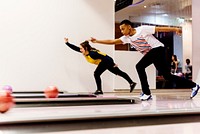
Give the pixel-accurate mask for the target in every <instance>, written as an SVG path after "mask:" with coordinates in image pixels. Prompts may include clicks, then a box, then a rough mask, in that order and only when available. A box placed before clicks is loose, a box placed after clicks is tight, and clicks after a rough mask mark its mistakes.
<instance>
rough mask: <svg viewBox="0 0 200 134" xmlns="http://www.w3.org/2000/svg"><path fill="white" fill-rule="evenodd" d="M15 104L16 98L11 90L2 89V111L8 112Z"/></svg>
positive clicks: (0, 103)
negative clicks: (14, 98)
mask: <svg viewBox="0 0 200 134" xmlns="http://www.w3.org/2000/svg"><path fill="white" fill-rule="evenodd" d="M13 105H14V100H13V97H12V95H11V93H10V92H9V91H6V90H2V91H0V113H5V112H7V111H8V110H9V109H10V108H11V107H13Z"/></svg>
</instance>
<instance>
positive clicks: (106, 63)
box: [94, 56, 133, 90]
mask: <svg viewBox="0 0 200 134" xmlns="http://www.w3.org/2000/svg"><path fill="white" fill-rule="evenodd" d="M107 69H108V70H109V71H110V72H112V73H114V74H116V75H119V76H121V77H123V78H124V79H125V80H127V81H128V83H129V84H131V83H133V81H132V80H131V78H130V77H129V76H128V74H126V73H125V72H123V71H121V70H120V69H119V68H118V67H117V66H116V64H115V63H114V61H113V59H112V58H111V57H108V56H106V57H105V58H104V59H103V60H102V61H101V62H100V63H99V65H98V66H97V68H96V70H95V72H94V78H95V81H96V84H97V90H102V86H101V77H100V76H101V74H102V73H103V72H104V71H106V70H107Z"/></svg>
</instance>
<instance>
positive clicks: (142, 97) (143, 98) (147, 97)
mask: <svg viewBox="0 0 200 134" xmlns="http://www.w3.org/2000/svg"><path fill="white" fill-rule="evenodd" d="M150 99H152V96H151V95H146V94H143V95H142V96H141V97H140V100H142V101H145V100H146V101H147V100H150Z"/></svg>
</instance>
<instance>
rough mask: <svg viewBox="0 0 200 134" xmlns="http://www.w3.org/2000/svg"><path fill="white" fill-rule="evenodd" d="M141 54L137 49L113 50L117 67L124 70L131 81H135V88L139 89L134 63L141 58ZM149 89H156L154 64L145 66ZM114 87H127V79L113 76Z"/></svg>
mask: <svg viewBox="0 0 200 134" xmlns="http://www.w3.org/2000/svg"><path fill="white" fill-rule="evenodd" d="M142 56H143V55H142V54H141V53H139V52H137V51H115V62H116V64H117V65H118V66H119V68H120V69H121V70H122V71H124V72H126V73H127V74H128V75H129V76H130V77H131V78H132V80H133V81H135V82H136V83H137V85H136V87H135V89H141V84H140V80H139V77H138V74H137V71H136V67H135V65H136V64H137V63H138V62H139V60H140V59H141V58H142ZM146 73H147V78H148V82H149V87H150V89H156V69H155V67H154V65H150V66H149V67H147V68H146ZM114 88H115V89H129V88H130V87H129V84H128V83H127V81H125V80H123V78H121V77H115V86H114Z"/></svg>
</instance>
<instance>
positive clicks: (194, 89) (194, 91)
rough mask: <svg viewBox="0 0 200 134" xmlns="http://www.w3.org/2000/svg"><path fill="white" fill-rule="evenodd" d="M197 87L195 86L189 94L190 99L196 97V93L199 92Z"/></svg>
mask: <svg viewBox="0 0 200 134" xmlns="http://www.w3.org/2000/svg"><path fill="white" fill-rule="evenodd" d="M199 88H200V87H199V85H196V86H195V87H193V88H192V93H191V96H190V98H191V99H192V98H193V97H194V96H196V95H197V93H198V91H199Z"/></svg>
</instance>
